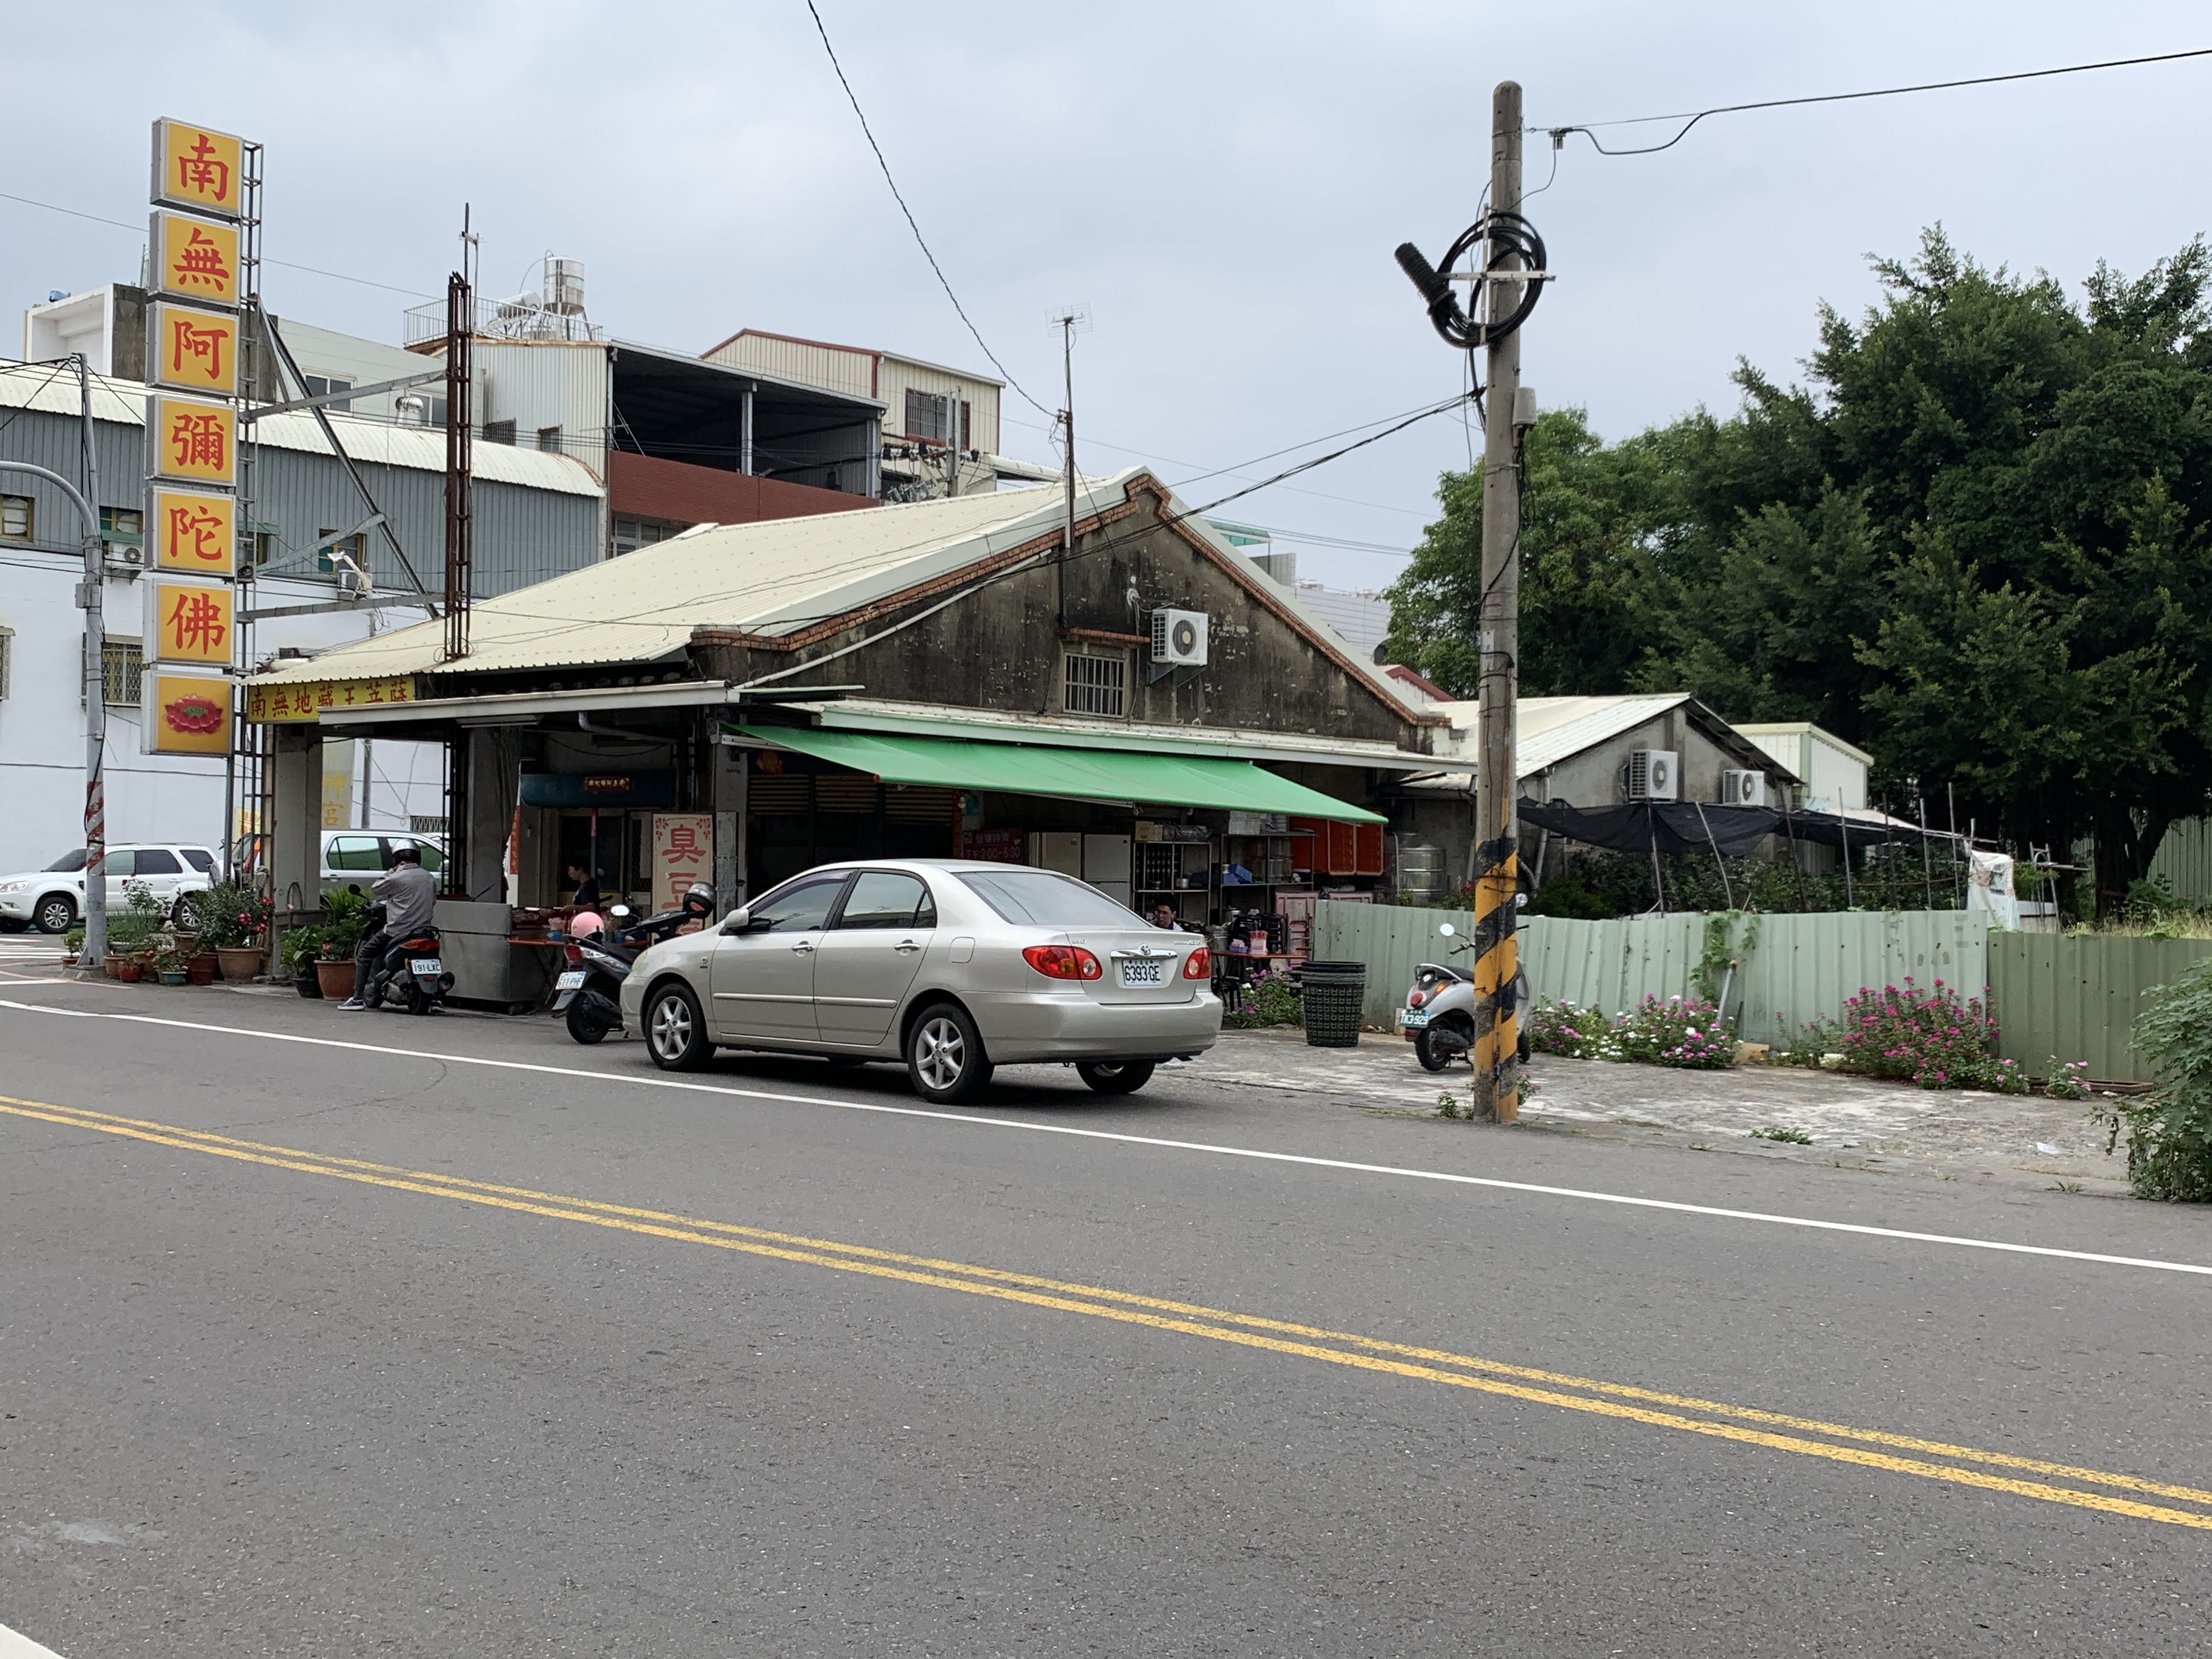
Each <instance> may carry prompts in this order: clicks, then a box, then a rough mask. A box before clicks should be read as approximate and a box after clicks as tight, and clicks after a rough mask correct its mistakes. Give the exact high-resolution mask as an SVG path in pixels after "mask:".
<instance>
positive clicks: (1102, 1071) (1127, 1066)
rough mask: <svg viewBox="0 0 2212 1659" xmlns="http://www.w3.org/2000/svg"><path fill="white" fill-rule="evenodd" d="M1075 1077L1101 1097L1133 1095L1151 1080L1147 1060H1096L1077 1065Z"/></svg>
mask: <svg viewBox="0 0 2212 1659" xmlns="http://www.w3.org/2000/svg"><path fill="white" fill-rule="evenodd" d="M1075 1074H1076V1076H1078V1077H1079V1078H1081V1079H1083V1080H1084V1081H1085V1083H1087V1084H1089V1085H1091V1087H1092V1088H1093V1089H1096V1090H1097V1091H1098V1092H1099V1093H1100V1094H1102V1095H1133V1094H1134V1093H1136V1092H1137V1091H1138V1090H1139V1089H1141V1088H1143V1087H1144V1086H1145V1085H1146V1084H1147V1083H1150V1082H1151V1081H1152V1061H1151V1060H1085V1061H1082V1062H1080V1063H1079V1064H1078V1065H1077V1066H1076V1068H1075Z"/></svg>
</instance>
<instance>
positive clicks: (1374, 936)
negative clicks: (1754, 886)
mask: <svg viewBox="0 0 2212 1659" xmlns="http://www.w3.org/2000/svg"><path fill="white" fill-rule="evenodd" d="M1317 908H1318V911H1319V915H1317V917H1316V921H1315V927H1314V935H1315V937H1314V954H1315V955H1316V957H1322V958H1324V959H1328V960H1332V961H1335V960H1342V961H1358V962H1364V963H1366V964H1367V998H1366V1002H1365V1004H1364V1008H1363V1010H1362V1012H1363V1017H1364V1018H1365V1019H1366V1021H1367V1023H1368V1024H1370V1025H1377V1026H1383V1027H1385V1028H1387V1027H1389V1024H1390V1023H1391V1018H1392V1015H1393V1013H1394V1012H1395V1010H1396V1009H1397V1008H1399V1007H1401V1006H1403V1003H1404V1000H1405V995H1406V989H1407V987H1408V986H1409V985H1411V984H1412V983H1413V971H1414V969H1415V968H1416V967H1418V966H1419V963H1422V962H1424V961H1443V960H1456V961H1461V962H1464V961H1465V960H1466V958H1465V957H1459V958H1447V957H1443V955H1442V952H1443V951H1444V949H1445V947H1446V944H1447V941H1445V940H1444V939H1440V938H1439V937H1438V936H1437V924H1438V923H1439V922H1444V921H1449V922H1450V923H1451V924H1452V925H1453V926H1454V927H1455V928H1456V929H1458V931H1459V933H1460V936H1461V937H1462V938H1464V937H1465V935H1466V933H1467V929H1468V912H1467V911H1465V910H1419V909H1412V908H1403V907H1400V906H1395V905H1379V904H1344V903H1339V902H1333V901H1330V900H1326V899H1324V900H1323V901H1322V902H1321V904H1320V905H1319V906H1318V907H1317ZM1987 922H1988V918H1987V917H1986V916H1985V915H1980V914H1978V913H1975V912H1968V911H1962V910H1912V911H1899V912H1888V913H1881V912H1862V911H1850V912H1845V913H1840V914H1814V915H1763V916H1759V917H1758V918H1757V919H1756V927H1757V931H1756V933H1755V935H1754V934H1753V933H1752V932H1751V930H1752V927H1753V918H1751V917H1748V916H1741V917H1737V918H1735V920H1734V921H1733V923H1732V932H1731V936H1730V937H1731V942H1732V944H1733V945H1734V946H1735V954H1736V955H1737V956H1738V957H1740V958H1741V965H1740V967H1739V968H1738V969H1737V972H1736V975H1735V979H1734V981H1733V982H1732V983H1731V984H1730V986H1729V1000H1728V1011H1729V1015H1730V1017H1731V1018H1735V1020H1736V1022H1737V1024H1736V1029H1737V1030H1739V1031H1740V1032H1741V1033H1742V1035H1743V1036H1745V1037H1746V1038H1747V1039H1748V1040H1750V1041H1753V1042H1772V1041H1775V1040H1778V1039H1779V1038H1781V1037H1784V1036H1789V1035H1790V1033H1791V1032H1793V1031H1794V1030H1796V1028H1797V1026H1799V1025H1801V1024H1805V1023H1807V1022H1808V1021H1810V1020H1814V1019H1834V1018H1838V1017H1840V1016H1841V1015H1842V1013H1843V1011H1844V999H1845V998H1847V997H1849V996H1850V995H1851V994H1853V993H1854V992H1856V991H1857V990H1858V988H1859V987H1861V986H1863V985H1867V986H1875V987H1881V986H1884V985H1895V984H1899V983H1901V982H1902V981H1904V980H1905V977H1906V976H1907V975H1910V976H1911V978H1912V979H1913V980H1914V981H1916V982H1917V983H1918V984H1921V985H1923V986H1924V985H1930V984H1932V983H1933V982H1934V981H1936V980H1938V979H1940V980H1942V981H1944V982H1945V983H1946V984H1947V985H1954V986H1958V987H1961V988H1962V989H1963V990H1965V991H1966V994H1969V995H1972V996H1978V995H1979V994H1981V990H1982V987H1983V986H1984V984H1985V983H1986V982H1987V980H1988V955H1987V949H1986V945H1985V939H1986V933H1985V929H1986V927H1987ZM1705 923H1706V918H1705V916H1703V915H1675V916H1638V917H1634V918H1632V919H1629V920H1626V921H1567V920H1565V919H1564V918H1561V917H1558V916H1534V917H1531V918H1529V920H1528V923H1527V925H1526V926H1524V927H1522V930H1521V957H1522V963H1523V964H1524V965H1525V966H1526V968H1527V969H1528V983H1529V987H1530V988H1531V990H1532V991H1533V992H1534V994H1535V995H1537V996H1539V997H1541V998H1545V999H1551V998H1555V997H1564V998H1565V999H1566V1000H1568V1001H1570V1002H1577V1003H1581V1004H1583V1005H1584V1006H1590V1007H1595V1008H1599V1009H1602V1010H1603V1011H1604V1012H1607V1013H1609V1014H1611V1013H1619V1012H1620V1011H1621V1010H1622V1009H1624V1008H1629V1007H1633V1006H1635V1005H1636V1004H1637V1003H1638V1002H1640V1001H1642V1000H1644V997H1645V996H1646V995H1651V996H1657V997H1662V998H1664V997H1669V996H1686V995H1688V994H1690V993H1691V991H1692V989H1693V988H1694V987H1693V984H1692V980H1693V976H1694V975H1695V974H1696V972H1697V968H1698V963H1699V961H1700V960H1701V959H1702V958H1703V957H1704V955H1705ZM1747 936H1748V937H1750V938H1751V940H1752V942H1751V944H1750V946H1749V948H1748V949H1746V948H1744V945H1745V941H1746V939H1747Z"/></svg>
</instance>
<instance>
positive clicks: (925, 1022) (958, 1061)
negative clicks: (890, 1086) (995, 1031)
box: [906, 1002, 992, 1106]
mask: <svg viewBox="0 0 2212 1659" xmlns="http://www.w3.org/2000/svg"><path fill="white" fill-rule="evenodd" d="M991 1069H992V1068H991V1062H990V1061H989V1060H987V1059H985V1058H984V1056H983V1039H982V1038H981V1036H977V1035H976V1032H975V1021H974V1020H972V1019H970V1018H968V1016H967V1014H966V1013H965V1012H963V1011H962V1010H961V1009H959V1008H957V1007H955V1006H953V1005H952V1004H951V1003H949V1002H940V1003H939V1004H937V1005H936V1006H934V1007H931V1008H925V1009H923V1010H922V1012H921V1018H919V1019H917V1020H915V1023H914V1029H913V1030H909V1031H908V1033H907V1034H906V1073H907V1076H908V1078H910V1079H913V1081H914V1091H915V1093H916V1094H918V1095H920V1096H921V1097H922V1098H923V1099H924V1100H927V1101H933V1102H935V1103H938V1104H939V1105H945V1106H951V1105H957V1104H958V1103H960V1102H962V1101H964V1100H973V1099H974V1098H975V1097H976V1095H978V1094H979V1093H981V1091H982V1089H983V1086H984V1085H986V1084H987V1083H988V1082H990V1080H991Z"/></svg>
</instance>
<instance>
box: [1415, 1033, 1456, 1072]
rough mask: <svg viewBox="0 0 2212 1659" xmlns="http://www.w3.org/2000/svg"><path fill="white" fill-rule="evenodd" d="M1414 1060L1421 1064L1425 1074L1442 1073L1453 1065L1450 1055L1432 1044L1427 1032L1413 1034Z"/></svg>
mask: <svg viewBox="0 0 2212 1659" xmlns="http://www.w3.org/2000/svg"><path fill="white" fill-rule="evenodd" d="M1413 1058H1414V1059H1416V1060H1419V1061H1420V1062H1421V1069H1422V1070H1423V1071H1425V1072H1441V1071H1443V1068H1444V1067H1445V1066H1449V1065H1450V1064H1451V1063H1452V1057H1451V1055H1450V1054H1449V1052H1448V1051H1446V1050H1445V1049H1443V1048H1437V1046H1436V1045H1435V1044H1434V1043H1432V1042H1430V1041H1429V1034H1428V1032H1427V1031H1426V1030H1419V1031H1416V1032H1414V1033H1413Z"/></svg>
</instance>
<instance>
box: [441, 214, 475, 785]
mask: <svg viewBox="0 0 2212 1659" xmlns="http://www.w3.org/2000/svg"><path fill="white" fill-rule="evenodd" d="M472 241H473V238H472V237H471V234H470V232H469V210H468V209H467V208H466V207H464V208H463V209H462V210H461V269H460V270H457V271H455V272H454V273H453V276H452V278H451V279H450V280H449V281H448V282H447V284H446V651H445V660H446V661H447V662H456V661H459V659H461V658H463V657H465V656H467V655H468V654H469V601H470V598H471V595H470V591H469V590H470V587H471V571H470V564H471V555H472V552H473V546H472V544H473V540H474V538H473V535H472V532H473V531H474V529H475V526H474V523H473V522H472V518H471V513H470V502H469V484H470V474H471V472H472V471H474V456H473V454H472V453H471V450H472V447H473V446H472V440H473V436H474V434H473V431H472V428H473V426H474V423H475V419H476V416H475V411H474V410H471V408H470V406H469V405H470V403H471V396H470V394H471V392H472V390H473V389H474V379H473V376H472V375H471V367H472V365H471V362H470V361H469V359H470V344H471V341H472V339H473V338H474V337H475V333H476V303H475V292H474V289H473V286H472V285H471V283H470V281H469V265H470V260H469V252H470V248H471V243H472ZM450 827H451V826H448V828H450Z"/></svg>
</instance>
